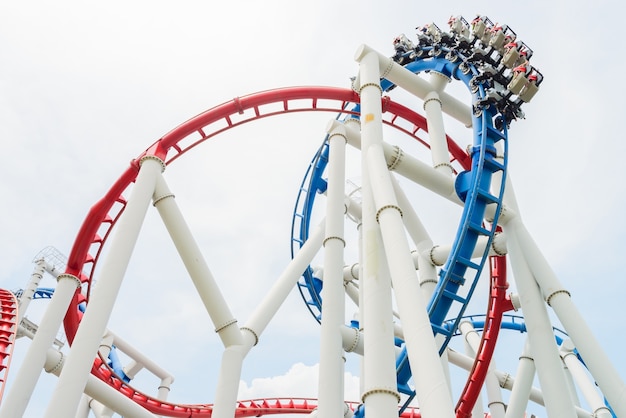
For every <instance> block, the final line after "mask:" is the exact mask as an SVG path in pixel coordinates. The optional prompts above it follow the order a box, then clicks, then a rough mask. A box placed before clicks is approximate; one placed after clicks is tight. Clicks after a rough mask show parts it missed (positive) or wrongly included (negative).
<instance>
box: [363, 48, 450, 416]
mask: <svg viewBox="0 0 626 418" xmlns="http://www.w3.org/2000/svg"><path fill="white" fill-rule="evenodd" d="M357 54H358V55H357V60H360V62H361V72H360V74H361V82H362V83H363V84H362V90H361V119H364V120H363V121H362V122H361V123H362V124H363V125H362V128H361V138H362V150H361V152H362V153H363V155H364V164H363V167H364V170H365V172H364V173H363V178H364V179H365V177H368V178H369V186H370V187H371V190H372V195H373V198H374V201H375V209H376V221H377V222H378V223H379V225H380V231H381V234H382V240H383V243H384V251H385V255H386V258H387V264H388V267H389V270H390V274H391V280H392V283H393V290H394V293H395V296H396V302H397V305H398V310H399V313H400V318H401V320H402V327H403V330H404V336H405V339H406V346H407V353H408V356H409V361H410V363H411V367H412V369H413V370H420V373H415V374H414V375H413V381H414V383H415V391H416V394H417V399H418V402H419V405H420V411H421V412H422V415H423V416H424V417H426V418H428V417H454V416H455V414H454V405H453V404H452V398H451V395H450V390H449V388H448V385H447V381H446V376H445V373H444V370H443V367H442V365H441V361H440V358H439V350H438V348H437V345H436V344H435V337H434V335H433V331H432V328H431V325H430V319H429V317H428V313H427V312H428V310H427V307H426V300H425V298H424V297H423V295H422V292H421V289H420V287H419V281H418V279H417V274H416V272H415V266H414V264H413V260H412V258H411V251H410V248H409V245H408V242H407V239H406V233H405V230H404V226H403V223H402V215H401V210H400V208H399V207H398V203H397V200H396V198H395V195H394V193H393V185H392V183H391V179H390V174H389V171H388V169H387V163H386V161H385V156H384V150H383V147H382V116H381V105H380V94H381V90H380V86H378V85H377V84H376V83H375V82H374V80H377V78H373V77H372V75H373V74H372V75H369V77H367V76H366V75H367V74H368V73H367V72H366V69H370V68H376V67H377V61H378V58H377V56H376V54H375V53H373V52H367V51H366V50H365V49H362V50H360V51H359V52H358V53H357ZM368 60H369V62H368ZM370 71H371V70H370ZM366 91H367V94H365V93H366ZM366 103H368V105H367V106H366ZM375 104H376V105H375ZM368 126H372V128H371V129H369V130H368V129H366V128H367V127H368ZM364 216H365V214H364ZM366 261H367V259H366ZM366 325H367V324H366ZM367 332H368V333H369V331H367ZM368 338H369V337H368ZM366 354H367V351H366ZM366 409H367V405H366Z"/></svg>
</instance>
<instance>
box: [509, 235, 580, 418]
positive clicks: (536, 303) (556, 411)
mask: <svg viewBox="0 0 626 418" xmlns="http://www.w3.org/2000/svg"><path fill="white" fill-rule="evenodd" d="M507 238H508V240H507V247H508V249H509V257H510V260H511V265H512V268H513V273H514V278H515V283H516V284H517V289H518V291H519V296H520V300H521V304H522V312H523V313H524V319H525V323H526V328H527V330H528V341H529V343H530V351H531V353H532V355H533V358H534V360H535V364H536V367H537V375H538V377H539V382H540V385H541V389H542V391H543V393H544V401H545V406H546V411H547V414H548V416H554V417H563V418H566V417H573V416H575V409H574V404H573V402H572V399H571V397H570V394H569V391H568V390H567V382H566V380H565V373H564V372H563V367H562V366H561V358H560V356H559V353H558V350H557V347H556V344H555V342H554V333H553V330H552V326H551V325H550V318H549V316H548V312H547V309H546V305H545V303H544V301H543V299H542V298H541V291H540V289H539V286H538V285H537V282H536V281H535V278H534V277H533V275H532V273H531V271H530V269H529V266H528V261H527V260H526V259H525V258H524V253H523V252H522V249H521V247H520V245H519V244H518V242H517V237H516V234H515V233H514V232H513V231H510V230H507Z"/></svg>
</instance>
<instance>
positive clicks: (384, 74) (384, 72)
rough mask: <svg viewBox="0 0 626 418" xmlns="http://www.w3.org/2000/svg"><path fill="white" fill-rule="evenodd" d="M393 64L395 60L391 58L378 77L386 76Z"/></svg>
mask: <svg viewBox="0 0 626 418" xmlns="http://www.w3.org/2000/svg"><path fill="white" fill-rule="evenodd" d="M394 64H395V62H394V61H393V60H391V59H390V60H389V61H387V66H386V67H385V69H384V70H383V72H382V73H381V74H380V78H387V76H388V75H389V73H390V72H391V69H392V68H393V65H394Z"/></svg>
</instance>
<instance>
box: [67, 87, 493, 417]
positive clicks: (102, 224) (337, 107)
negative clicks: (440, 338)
mask: <svg viewBox="0 0 626 418" xmlns="http://www.w3.org/2000/svg"><path fill="white" fill-rule="evenodd" d="M358 102H359V96H358V95H357V94H356V93H355V92H354V91H352V90H348V89H342V88H333V87H292V88H283V89H277V90H270V91H265V92H260V93H255V94H251V95H249V96H245V97H240V98H235V99H233V100H231V101H228V102H226V103H223V104H221V105H219V106H216V107H214V108H212V109H209V110H207V111H205V112H204V113H201V114H199V115H198V116H196V117H194V118H192V119H190V120H188V121H187V122H185V123H183V124H182V125H180V126H178V127H177V128H175V129H174V130H172V131H170V132H169V133H167V134H166V135H165V136H163V137H162V138H161V139H159V140H158V141H156V142H155V143H154V144H152V145H151V146H150V147H149V148H148V149H147V150H146V151H145V152H143V153H142V154H140V155H139V156H138V157H137V158H136V159H135V160H133V161H132V162H131V164H130V166H129V167H128V168H127V169H126V171H124V173H123V174H122V175H121V176H120V178H119V179H118V180H117V181H116V182H115V183H114V184H113V186H112V187H111V189H110V190H109V191H108V192H107V193H106V194H105V195H104V196H103V197H102V199H100V200H99V201H98V202H96V204H95V205H94V206H92V208H91V209H90V211H89V213H88V214H87V217H86V218H85V220H84V221H83V224H82V226H81V228H80V230H79V232H78V235H77V237H76V240H75V241H74V245H73V247H72V250H71V252H70V255H69V258H68V262H67V270H66V273H68V274H72V275H74V276H77V277H79V278H80V279H81V280H82V281H83V282H84V283H87V284H88V286H87V289H88V290H87V295H86V297H85V296H83V295H81V294H80V293H79V292H78V291H77V293H76V295H75V297H74V299H73V301H72V303H71V305H70V308H69V309H68V311H67V314H66V317H65V321H64V325H65V332H66V334H67V338H68V341H69V342H70V344H71V343H72V341H73V339H74V337H75V335H76V331H77V328H78V324H79V322H80V317H81V314H80V311H79V310H78V304H79V303H81V302H82V301H85V299H86V301H87V302H88V299H89V289H90V286H91V282H92V279H93V273H94V270H95V266H96V263H97V262H98V259H99V257H100V255H101V251H102V248H103V246H104V243H105V242H106V240H107V238H108V237H109V234H110V232H111V230H112V229H113V226H114V225H115V223H116V222H117V220H118V219H119V216H120V215H121V213H122V212H123V210H124V208H125V206H126V199H125V198H124V193H126V192H127V191H128V189H129V187H130V186H131V184H132V183H133V182H134V181H135V178H136V176H137V172H138V166H139V164H138V163H139V160H140V159H141V158H142V157H144V156H146V155H154V156H157V157H159V158H160V159H162V160H163V161H165V163H166V164H170V163H172V162H173V161H175V160H176V159H178V158H179V157H181V156H182V155H183V154H184V153H185V152H187V151H189V150H191V149H192V148H194V147H195V146H197V145H199V144H201V143H202V142H204V141H206V140H208V139H211V138H213V137H214V136H216V135H218V134H220V133H222V132H225V131H227V130H229V129H231V128H234V127H237V126H239V125H242V124H244V123H247V122H251V121H254V120H257V119H261V118H265V117H269V116H274V115H279V114H285V113H294V112H304V111H324V112H332V113H335V114H337V113H346V114H349V113H352V112H351V111H350V110H349V109H350V108H352V107H353V105H354V104H356V103H358ZM346 109H348V110H346ZM383 112H384V113H383V117H384V123H385V124H387V125H389V126H392V127H394V128H396V129H398V130H400V131H402V132H404V133H405V134H407V135H408V136H410V137H412V138H414V139H415V140H417V141H419V142H421V143H423V144H424V145H425V146H428V144H426V143H425V141H424V140H423V139H421V138H420V137H419V136H418V133H419V132H420V131H426V121H425V119H424V117H423V116H422V115H420V114H418V113H416V112H414V111H413V110H411V109H409V108H407V107H405V106H402V105H400V104H398V103H395V102H393V101H391V100H390V99H389V98H387V97H386V98H384V99H383ZM448 147H449V150H450V154H451V162H455V161H456V162H457V163H458V164H460V165H461V166H462V167H469V163H470V158H469V156H468V155H467V153H466V152H465V151H463V150H462V149H461V148H460V147H459V146H458V145H457V144H456V143H455V142H454V141H452V140H451V139H450V138H449V137H448ZM494 324H495V322H494ZM491 332H493V333H497V328H493V331H491ZM491 341H492V342H491ZM490 344H495V338H492V339H488V340H485V343H484V345H485V346H486V347H488V346H489V345H490ZM491 352H493V349H491ZM488 353H489V350H485V355H484V356H483V357H482V359H481V360H480V361H482V362H486V363H487V364H488V361H487V360H488V357H489V356H488V355H487V354H488ZM475 369H477V370H480V367H475ZM92 373H93V374H94V375H96V376H98V377H99V378H100V379H102V380H103V381H105V382H107V383H108V384H109V385H111V386H113V387H115V388H116V389H117V390H118V391H119V392H120V393H122V394H124V395H126V396H127V397H129V398H130V399H132V400H133V401H135V402H137V403H138V404H140V405H142V406H143V407H145V408H146V409H148V410H149V411H151V412H153V413H155V414H157V415H162V416H171V417H190V416H194V417H209V416H211V412H212V406H211V405H175V404H171V403H167V402H163V401H160V400H157V399H155V398H152V397H150V396H147V395H145V394H143V393H142V392H140V391H138V390H136V389H134V388H132V387H131V386H129V385H127V384H126V383H124V382H122V381H121V380H119V379H118V378H117V377H116V376H114V375H113V374H112V373H111V371H110V370H109V369H108V367H107V366H106V365H104V364H103V362H102V361H101V360H96V362H95V363H94V367H93V369H92ZM476 373H477V375H476V376H475V377H476V378H474V373H472V376H471V377H470V379H473V380H472V381H473V382H474V383H473V384H472V385H478V384H479V382H480V385H482V381H481V379H479V376H478V372H476ZM482 379H484V376H483V377H482ZM468 385H469V383H468ZM466 394H467V393H464V398H466V397H467V398H468V399H464V402H465V403H468V402H470V401H471V399H469V396H466ZM472 396H474V395H473V392H472ZM474 401H475V399H474ZM313 404H314V402H313V401H311V400H302V401H301V402H296V401H294V400H289V401H288V402H287V403H286V404H285V405H290V406H289V407H288V406H285V405H284V404H283V403H281V401H280V400H272V401H267V400H264V401H248V403H246V402H242V403H241V404H240V407H239V408H238V409H237V415H236V416H238V417H244V416H260V415H263V414H269V413H272V414H282V413H298V412H302V413H305V412H309V411H310V410H311V409H313V408H312V407H311V406H312V405H313ZM402 416H403V417H418V416H420V415H419V411H418V410H407V411H406V412H405V413H404V414H403V415H402Z"/></svg>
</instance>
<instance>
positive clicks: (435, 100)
mask: <svg viewBox="0 0 626 418" xmlns="http://www.w3.org/2000/svg"><path fill="white" fill-rule="evenodd" d="M449 82H450V79H449V78H448V77H446V76H445V75H443V74H441V73H439V72H437V71H431V72H430V84H431V85H432V86H433V91H431V92H430V93H428V94H427V95H426V97H424V111H425V112H426V121H427V123H428V137H429V138H430V153H431V156H432V161H433V167H434V168H435V170H437V171H441V172H442V173H445V174H446V175H448V176H452V174H453V172H454V170H453V168H452V166H451V165H450V152H449V151H448V142H447V140H446V131H445V127H444V124H443V113H442V110H441V107H442V103H441V99H440V98H439V93H441V92H442V91H443V89H444V88H445V86H446V84H448V83H449Z"/></svg>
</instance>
